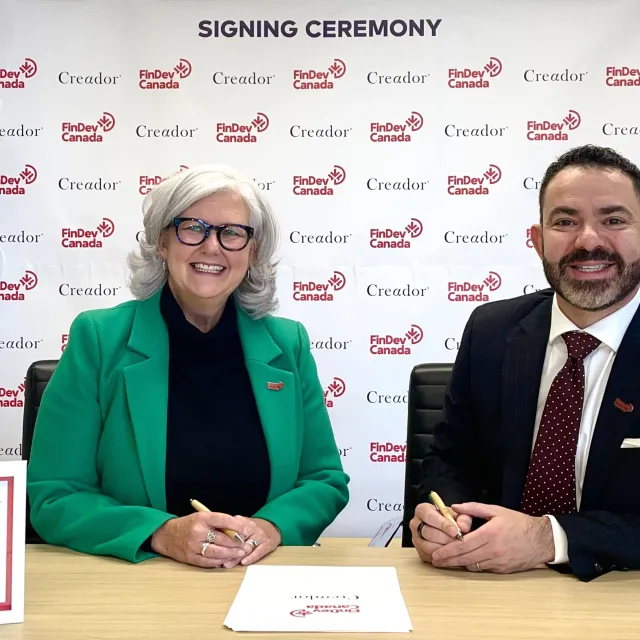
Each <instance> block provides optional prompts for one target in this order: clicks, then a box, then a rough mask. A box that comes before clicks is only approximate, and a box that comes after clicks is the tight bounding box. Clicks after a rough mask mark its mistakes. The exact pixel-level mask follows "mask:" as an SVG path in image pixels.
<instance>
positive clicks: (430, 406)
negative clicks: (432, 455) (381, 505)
mask: <svg viewBox="0 0 640 640" xmlns="http://www.w3.org/2000/svg"><path fill="white" fill-rule="evenodd" d="M452 370H453V364H419V365H416V366H415V367H414V368H413V370H412V371H411V376H410V379H409V398H408V400H409V402H408V415H407V452H406V462H405V478H404V510H403V511H404V513H403V527H402V546H403V547H412V546H413V544H412V542H411V531H410V529H409V522H410V521H411V519H412V518H413V513H414V511H415V509H416V506H417V505H418V485H419V484H420V482H421V480H422V461H423V460H424V457H425V455H426V453H427V451H428V448H429V447H430V446H431V443H432V441H433V429H434V427H435V426H436V424H437V422H438V420H439V419H440V415H441V413H442V407H443V405H444V394H445V391H446V389H447V385H448V384H449V379H450V378H451V371H452Z"/></svg>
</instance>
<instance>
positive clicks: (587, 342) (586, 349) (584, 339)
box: [562, 331, 600, 360]
mask: <svg viewBox="0 0 640 640" xmlns="http://www.w3.org/2000/svg"><path fill="white" fill-rule="evenodd" d="M562 339H563V340H564V341H565V344H566V345H567V351H568V353H569V357H570V358H571V359H575V360H584V359H585V358H586V357H587V356H588V355H589V354H590V353H591V352H592V351H595V350H596V349H597V348H598V345H599V344H600V340H598V338H594V337H593V336H592V335H590V334H588V333H584V332H583V331H567V332H565V333H563V334H562Z"/></svg>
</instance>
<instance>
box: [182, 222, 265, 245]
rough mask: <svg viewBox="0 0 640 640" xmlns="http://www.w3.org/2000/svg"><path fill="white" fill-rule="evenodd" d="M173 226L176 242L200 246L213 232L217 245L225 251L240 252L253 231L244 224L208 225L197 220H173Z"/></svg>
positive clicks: (247, 242)
mask: <svg viewBox="0 0 640 640" xmlns="http://www.w3.org/2000/svg"><path fill="white" fill-rule="evenodd" d="M173 226H174V228H175V230H176V236H177V238H178V240H179V241H180V242H182V244H187V245H189V246H191V247H195V246H198V245H199V244H202V243H203V242H204V241H205V240H206V239H207V238H208V237H209V236H210V235H211V231H212V230H213V231H215V233H216V238H217V239H218V244H219V245H220V246H221V247H222V248H223V249H226V250H227V251H242V249H244V248H245V247H246V246H247V245H248V244H249V240H251V238H252V236H253V233H254V231H255V229H254V228H253V227H249V226H247V225H246V224H209V223H208V222H205V221H204V220H199V219H198V218H174V219H173Z"/></svg>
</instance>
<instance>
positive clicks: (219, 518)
mask: <svg viewBox="0 0 640 640" xmlns="http://www.w3.org/2000/svg"><path fill="white" fill-rule="evenodd" d="M222 528H225V529H231V530H232V531H236V532H238V533H239V534H240V535H241V536H243V537H244V538H245V540H246V539H248V538H251V537H252V536H254V531H255V528H254V527H253V526H252V525H251V524H250V521H249V520H248V519H247V518H234V517H232V516H229V515H227V514H225V513H214V512H211V511H209V512H198V513H193V514H191V515H188V516H185V517H183V518H173V519H171V520H168V521H167V522H165V523H164V524H163V525H162V526H161V527H160V528H159V529H158V530H156V531H155V533H154V534H153V536H152V537H151V548H152V549H153V550H154V551H155V552H156V553H159V554H161V555H163V556H167V557H169V558H173V559H174V560H177V561H178V562H184V563H186V564H192V565H195V566H197V567H204V568H207V569H212V568H215V567H221V566H223V565H224V564H225V563H228V562H230V561H233V562H234V564H233V566H235V565H236V564H237V563H238V562H240V560H242V559H243V558H245V557H248V556H252V555H253V554H254V553H255V551H254V549H253V545H251V544H244V545H243V544H242V543H240V542H236V541H235V540H232V539H231V538H229V537H228V536H227V535H225V534H224V533H222V531H219V529H222ZM210 532H211V535H210V536H209V533H210ZM214 534H215V540H214V542H211V543H210V544H209V545H207V547H206V549H205V551H204V555H202V546H203V544H204V543H205V542H207V536H209V539H211V537H213V536H214Z"/></svg>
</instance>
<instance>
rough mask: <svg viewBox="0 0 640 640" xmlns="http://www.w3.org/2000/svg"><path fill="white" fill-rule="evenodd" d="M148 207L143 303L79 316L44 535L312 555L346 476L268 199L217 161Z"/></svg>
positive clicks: (50, 436) (38, 482)
mask: <svg viewBox="0 0 640 640" xmlns="http://www.w3.org/2000/svg"><path fill="white" fill-rule="evenodd" d="M144 210H145V215H144V238H143V239H142V240H141V241H140V251H139V252H138V253H132V254H131V255H130V256H129V266H130V268H131V271H132V276H131V282H130V288H131V291H132V293H133V295H134V297H135V298H136V299H135V300H133V301H130V302H125V303H123V304H120V305H118V306H116V307H113V308H109V309H100V310H94V311H85V312H83V313H81V314H80V315H79V316H78V317H77V318H76V319H75V321H74V322H73V324H72V325H71V329H70V335H69V341H68V344H67V347H66V349H65V351H64V353H63V354H62V357H61V358H60V362H59V364H58V366H57V368H56V370H55V373H54V375H53V377H52V378H51V380H50V382H49V384H48V385H47V388H46V390H45V393H44V396H43V398H42V404H41V407H40V410H39V413H38V420H37V423H36V428H35V433H34V439H33V447H32V451H31V458H30V462H29V466H28V493H29V499H30V503H31V522H32V524H33V527H34V528H35V530H36V531H37V532H38V533H39V534H40V536H41V537H42V539H43V540H45V541H46V542H49V543H51V544H57V545H63V546H66V547H69V548H72V549H76V550H78V551H82V552H86V553H92V554H101V555H111V556H117V557H120V558H124V559H126V560H130V561H132V562H139V561H142V560H145V559H147V558H151V557H153V556H155V555H164V556H168V557H171V558H174V559H176V560H178V561H181V562H186V563H190V564H194V565H198V566H202V567H220V566H224V567H226V568H231V567H233V566H235V565H236V564H238V563H242V564H245V565H246V564H251V563H253V562H255V561H257V560H259V559H260V558H262V557H264V556H265V555H266V554H268V553H270V552H271V551H273V550H274V549H275V548H276V547H277V546H278V545H280V544H283V545H311V544H313V543H314V542H315V541H316V540H317V538H318V536H320V534H321V533H322V532H323V531H324V529H325V528H326V527H327V526H328V525H329V524H331V523H332V522H333V520H334V519H335V518H336V516H337V515H338V514H339V513H340V512H341V511H342V509H344V507H345V505H346V504H347V501H348V495H349V493H348V488H347V484H348V482H349V478H348V476H347V475H346V474H345V473H344V471H343V469H342V464H341V462H340V456H339V452H338V449H337V447H336V443H335V439H334V436H333V432H332V429H331V424H330V421H329V416H328V413H327V410H326V408H325V403H324V393H323V390H322V387H321V385H320V382H319V380H318V375H317V371H316V365H315V362H314V359H313V356H312V355H311V351H310V345H309V338H308V335H307V332H306V331H305V329H304V327H303V326H302V324H300V323H298V322H294V321H292V320H287V319H284V318H277V317H274V316H273V315H271V313H272V312H273V311H274V310H275V308H276V301H275V287H276V282H275V278H276V269H275V261H274V259H273V256H274V253H275V249H276V245H277V235H278V232H277V224H276V221H275V218H274V216H273V213H272V212H271V209H270V206H269V204H268V203H267V201H266V200H265V198H264V196H263V195H262V193H261V192H260V190H259V189H258V188H257V186H256V185H255V183H254V182H253V181H252V180H248V179H246V178H244V177H242V176H240V175H238V174H237V173H236V172H235V171H234V170H232V169H230V168H228V167H225V166H221V165H213V166H205V167H199V168H194V169H189V170H185V171H182V172H180V173H178V174H176V175H173V176H171V177H169V178H168V179H167V180H165V181H164V182H163V183H161V184H160V185H159V186H158V187H156V188H155V189H154V190H153V191H152V192H151V194H149V196H148V197H147V199H146V200H145V205H144ZM191 499H195V500H197V501H198V502H200V503H203V504H204V505H206V507H208V508H209V509H210V511H202V510H199V511H195V510H194V507H193V505H192V504H191V502H190V500H191ZM194 504H196V505H197V503H194ZM234 532H235V533H237V534H239V537H238V536H235V535H234Z"/></svg>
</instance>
